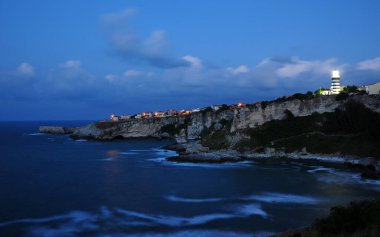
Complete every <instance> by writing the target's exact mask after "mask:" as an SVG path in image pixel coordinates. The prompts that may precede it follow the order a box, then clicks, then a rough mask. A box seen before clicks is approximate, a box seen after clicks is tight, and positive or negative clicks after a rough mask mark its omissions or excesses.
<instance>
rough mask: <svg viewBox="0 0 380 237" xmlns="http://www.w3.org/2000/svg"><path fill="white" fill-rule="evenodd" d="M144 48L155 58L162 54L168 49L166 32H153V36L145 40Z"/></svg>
mask: <svg viewBox="0 0 380 237" xmlns="http://www.w3.org/2000/svg"><path fill="white" fill-rule="evenodd" d="M142 47H143V51H144V52H145V53H146V54H147V55H152V56H154V55H160V54H162V53H163V52H164V50H165V48H167V41H166V36H165V32H164V31H162V30H156V31H153V32H152V33H151V35H150V36H149V37H148V38H147V39H146V40H144V42H143V44H142Z"/></svg>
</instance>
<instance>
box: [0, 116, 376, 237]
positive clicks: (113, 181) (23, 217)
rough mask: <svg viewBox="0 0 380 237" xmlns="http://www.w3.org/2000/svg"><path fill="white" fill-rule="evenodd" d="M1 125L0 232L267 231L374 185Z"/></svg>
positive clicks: (291, 166)
mask: <svg viewBox="0 0 380 237" xmlns="http://www.w3.org/2000/svg"><path fill="white" fill-rule="evenodd" d="M86 123H88V122H85V121H77V122H67V121H66V122H2V123H0V131H1V137H0V152H1V155H0V236H10V237H13V236H42V237H56V236H57V237H65V236H107V237H113V236H115V237H116V236H117V237H119V236H120V237H122V236H267V235H270V234H272V233H276V232H279V231H284V230H287V229H288V228H298V227H303V226H307V225H309V224H310V223H311V222H312V221H313V220H314V219H315V218H316V217H322V216H324V215H326V214H327V213H328V210H329V208H330V207H331V206H333V205H337V204H347V203H348V202H350V201H352V200H359V199H368V198H375V197H377V198H379V197H380V182H377V181H369V180H363V179H361V178H360V175H359V174H357V173H354V172H350V171H347V170H340V169H335V168H328V167H321V166H319V165H313V164H310V163H308V164H302V163H298V162H280V161H277V162H274V161H272V162H264V163H259V162H242V163H233V164H221V165H214V164H213V165H209V164H176V163H170V162H167V161H165V157H169V156H173V155H175V153H174V152H172V151H165V150H162V149H160V147H162V146H164V145H167V144H170V143H171V142H172V141H170V140H152V139H146V140H116V141H110V142H97V141H86V140H79V141H75V140H72V139H70V138H69V136H65V135H43V134H39V133H38V132H37V131H38V127H39V126H40V125H65V126H79V125H83V124H86Z"/></svg>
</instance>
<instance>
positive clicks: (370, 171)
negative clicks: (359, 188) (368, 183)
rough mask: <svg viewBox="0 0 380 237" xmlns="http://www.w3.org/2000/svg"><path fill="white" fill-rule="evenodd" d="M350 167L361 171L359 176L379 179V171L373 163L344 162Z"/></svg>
mask: <svg viewBox="0 0 380 237" xmlns="http://www.w3.org/2000/svg"><path fill="white" fill-rule="evenodd" d="M346 165H347V166H348V167H349V168H350V169H352V170H355V171H358V172H360V173H361V177H362V178H365V179H380V172H379V171H377V170H376V168H375V166H373V165H361V164H351V163H347V164H346Z"/></svg>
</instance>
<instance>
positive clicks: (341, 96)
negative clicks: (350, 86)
mask: <svg viewBox="0 0 380 237" xmlns="http://www.w3.org/2000/svg"><path fill="white" fill-rule="evenodd" d="M348 97H349V94H348V93H346V92H340V93H339V94H338V95H337V96H336V97H335V100H336V101H340V100H345V99H347V98H348Z"/></svg>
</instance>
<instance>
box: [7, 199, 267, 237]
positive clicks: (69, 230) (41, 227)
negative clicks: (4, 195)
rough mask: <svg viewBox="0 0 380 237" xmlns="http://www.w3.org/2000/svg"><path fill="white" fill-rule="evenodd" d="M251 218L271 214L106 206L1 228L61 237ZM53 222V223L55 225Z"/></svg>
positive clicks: (244, 209) (253, 209) (251, 208)
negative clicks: (190, 212)
mask: <svg viewBox="0 0 380 237" xmlns="http://www.w3.org/2000/svg"><path fill="white" fill-rule="evenodd" d="M249 216H259V217H262V218H266V217H268V214H267V213H266V212H265V211H264V210H263V209H262V208H261V205H260V204H249V205H238V206H236V207H235V208H234V209H233V210H232V211H231V212H225V213H223V212H222V213H210V214H202V215H196V216H192V217H182V216H170V215H161V214H150V213H142V212H137V211H133V210H126V209H122V208H113V209H110V208H108V207H105V206H103V207H101V208H100V209H99V210H98V211H97V212H94V213H91V212H85V211H71V212H69V213H66V214H62V215H55V216H51V217H46V218H28V219H19V220H12V221H7V222H2V223H0V227H5V226H9V225H15V224H31V225H32V226H26V227H25V226H23V227H25V228H26V229H27V230H28V231H29V232H30V233H29V234H28V236H29V235H31V236H41V237H47V236H49V237H55V236H57V237H58V236H72V235H80V234H81V233H82V232H85V231H94V232H107V230H112V229H115V228H120V227H127V228H130V227H133V226H168V227H187V226H197V225H203V224H206V223H209V222H212V221H216V220H223V219H231V218H246V217H249ZM51 223H54V225H52V224H51ZM101 236H102V235H101Z"/></svg>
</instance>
